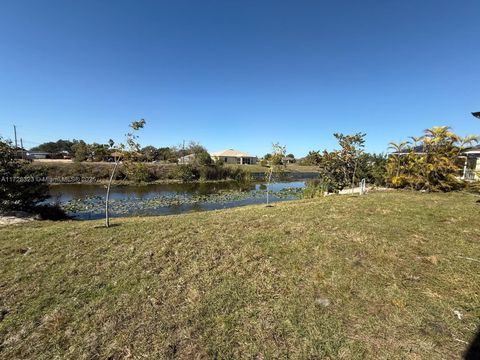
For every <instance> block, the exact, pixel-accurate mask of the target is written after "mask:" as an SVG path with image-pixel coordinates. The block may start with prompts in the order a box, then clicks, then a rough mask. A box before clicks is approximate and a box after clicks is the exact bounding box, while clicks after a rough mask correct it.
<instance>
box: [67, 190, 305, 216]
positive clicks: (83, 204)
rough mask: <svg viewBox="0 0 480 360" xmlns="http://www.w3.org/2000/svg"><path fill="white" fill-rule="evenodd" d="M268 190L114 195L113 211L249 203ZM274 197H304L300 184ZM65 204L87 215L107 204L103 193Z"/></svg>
mask: <svg viewBox="0 0 480 360" xmlns="http://www.w3.org/2000/svg"><path fill="white" fill-rule="evenodd" d="M265 196H266V193H265V191H264V190H262V189H260V190H244V191H242V190H237V189H235V190H223V189H220V190H218V191H217V192H215V193H210V194H204V193H188V192H185V193H182V192H178V193H172V194H169V195H159V196H153V197H145V198H142V197H136V196H130V197H125V198H121V199H111V200H110V208H111V210H112V213H113V214H116V215H117V216H118V215H123V216H125V215H132V214H148V213H152V214H154V213H156V210H159V209H165V208H177V209H178V208H185V210H188V209H190V208H192V207H195V208H198V207H199V206H200V207H201V206H202V205H205V206H207V207H208V205H213V204H232V203H236V202H242V204H244V203H249V201H251V202H258V200H261V199H263V198H265ZM270 196H271V198H272V199H273V201H282V200H293V199H299V198H301V197H302V189H300V188H284V189H281V190H277V191H271V195H270ZM61 206H62V208H63V209H64V210H65V211H66V212H67V213H68V214H70V215H72V216H74V217H85V215H89V214H90V215H91V214H100V213H102V212H103V209H104V206H105V199H104V197H103V196H84V197H82V198H76V199H73V200H70V201H67V202H65V203H63V204H61Z"/></svg>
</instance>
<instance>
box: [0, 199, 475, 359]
mask: <svg viewBox="0 0 480 360" xmlns="http://www.w3.org/2000/svg"><path fill="white" fill-rule="evenodd" d="M477 199H478V197H477V196H474V195H471V194H465V193H452V194H420V193H412V192H382V193H372V194H369V195H367V196H364V197H356V196H342V197H340V196H332V197H327V198H323V199H315V200H301V201H292V202H287V203H281V204H275V206H274V207H271V208H266V207H265V206H246V207H240V208H234V209H229V210H221V211H211V212H202V213H194V214H184V215H172V216H168V217H146V218H141V217H139V218H123V219H115V220H114V221H113V223H114V225H115V226H113V227H112V228H109V229H104V228H102V227H101V224H102V222H101V221H89V222H78V221H67V222H41V223H26V224H22V225H11V226H7V227H4V228H0V244H1V249H2V250H1V257H2V267H1V268H0V284H1V288H2V296H1V303H0V307H1V310H2V314H4V315H2V316H3V320H2V321H0V343H1V346H0V356H1V357H4V358H37V359H47V358H53V357H55V356H58V357H64V358H80V359H81V358H84V359H88V358H92V357H93V358H106V357H111V358H122V357H124V356H128V355H129V354H130V355H131V356H132V357H142V356H143V357H148V356H149V357H151V358H180V359H183V358H185V359H187V358H192V357H194V356H197V357H199V358H212V357H218V358H286V357H290V358H345V359H352V358H391V359H397V358H398V359H400V358H429V359H442V358H459V357H461V355H462V353H463V351H464V350H465V348H466V345H465V344H464V343H463V342H469V341H470V340H471V339H472V337H473V336H474V334H475V332H476V331H477V327H478V325H479V324H478V322H479V321H478V319H479V317H480V295H479V293H478V284H479V283H480V264H479V263H477V262H475V261H471V260H468V259H466V258H471V259H480V242H479V241H478V239H480V219H479V217H478V212H479V208H480V205H479V204H478V203H476V201H477ZM455 311H458V312H459V313H460V314H461V319H459V318H458V317H457V316H456V315H455V314H456V313H455Z"/></svg>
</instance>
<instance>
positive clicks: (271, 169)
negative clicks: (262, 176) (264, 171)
mask: <svg viewBox="0 0 480 360" xmlns="http://www.w3.org/2000/svg"><path fill="white" fill-rule="evenodd" d="M272 174H273V167H271V168H270V173H269V174H268V180H267V206H268V201H269V192H270V182H271V181H272Z"/></svg>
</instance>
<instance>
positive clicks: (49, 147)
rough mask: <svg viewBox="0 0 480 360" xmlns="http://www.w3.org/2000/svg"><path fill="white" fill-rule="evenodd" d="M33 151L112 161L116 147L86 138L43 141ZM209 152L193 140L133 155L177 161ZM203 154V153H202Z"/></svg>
mask: <svg viewBox="0 0 480 360" xmlns="http://www.w3.org/2000/svg"><path fill="white" fill-rule="evenodd" d="M30 151H32V152H46V153H49V154H50V158H52V159H62V158H63V157H64V155H65V153H68V154H69V155H70V156H71V157H72V159H73V160H75V161H109V160H110V161H111V160H113V159H112V158H113V156H114V153H115V152H116V151H115V149H114V148H112V147H111V146H109V144H99V143H96V142H94V143H90V144H89V143H86V142H85V141H84V140H75V139H74V140H62V139H60V140H58V141H50V142H46V143H43V144H41V145H38V146H35V147H33V148H31V149H30ZM205 153H207V150H206V149H205V147H203V146H202V145H200V144H199V143H197V142H194V141H191V142H190V143H188V144H187V145H186V146H185V147H183V146H170V147H158V148H157V147H155V146H152V145H148V146H145V147H143V148H141V149H140V150H139V151H138V152H137V153H135V154H134V155H133V157H134V160H135V161H140V162H154V161H159V162H160V161H161V162H167V163H176V162H177V161H178V159H179V158H180V157H182V156H185V155H189V154H197V155H200V157H202V156H205V155H204V154H205ZM202 154H203V155H202Z"/></svg>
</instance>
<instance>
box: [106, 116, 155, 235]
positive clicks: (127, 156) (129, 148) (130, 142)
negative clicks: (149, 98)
mask: <svg viewBox="0 0 480 360" xmlns="http://www.w3.org/2000/svg"><path fill="white" fill-rule="evenodd" d="M145 124H146V122H145V120H144V119H140V120H138V121H133V122H132V123H131V124H130V125H129V126H130V128H131V129H132V130H131V131H130V132H129V133H127V134H126V135H125V137H126V144H122V143H121V144H118V145H117V146H116V147H115V142H114V141H113V140H112V139H110V140H109V141H108V146H109V148H110V149H112V150H115V151H116V152H120V153H122V156H119V157H115V162H114V165H113V169H112V172H111V174H110V179H109V180H108V184H107V194H106V196H105V227H107V228H108V227H109V226H110V217H109V212H108V211H109V201H110V188H111V187H112V183H113V179H114V178H115V173H116V171H117V168H118V165H119V164H120V162H121V161H131V160H132V157H133V156H135V154H137V153H138V152H139V151H140V144H139V143H138V142H137V139H138V136H137V135H136V134H135V133H136V131H138V130H140V129H143V127H144V126H145Z"/></svg>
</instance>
